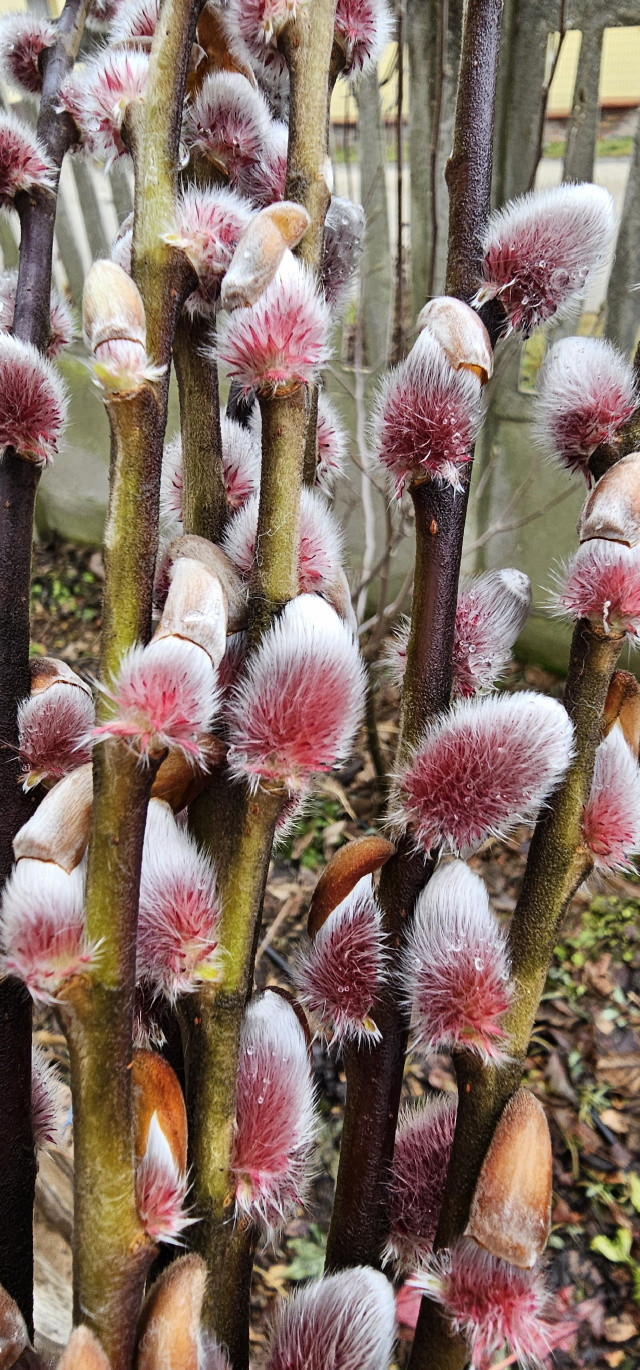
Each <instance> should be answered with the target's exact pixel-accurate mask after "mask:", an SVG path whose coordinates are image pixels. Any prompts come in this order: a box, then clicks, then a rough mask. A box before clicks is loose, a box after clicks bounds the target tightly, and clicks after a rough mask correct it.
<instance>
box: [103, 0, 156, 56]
mask: <svg viewBox="0 0 640 1370" xmlns="http://www.w3.org/2000/svg"><path fill="white" fill-rule="evenodd" d="M159 13H160V0H119V3H118V9H117V13H116V16H115V19H114V21H113V23H112V25H111V29H110V31H109V43H110V46H111V47H114V48H119V47H135V48H145V49H149V48H150V47H151V42H152V39H153V35H154V33H155V31H156V26H157V23H158V15H159Z"/></svg>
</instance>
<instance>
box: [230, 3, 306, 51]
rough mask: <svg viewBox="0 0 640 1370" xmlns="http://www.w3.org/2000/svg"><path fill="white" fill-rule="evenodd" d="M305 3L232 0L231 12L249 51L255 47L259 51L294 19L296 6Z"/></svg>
mask: <svg viewBox="0 0 640 1370" xmlns="http://www.w3.org/2000/svg"><path fill="white" fill-rule="evenodd" d="M306 3H307V0H241V3H238V0H232V2H231V10H232V12H234V14H235V17H236V20H237V22H238V23H239V25H240V32H241V34H242V37H243V39H244V41H245V42H246V43H247V45H248V46H249V50H250V51H251V49H252V48H253V47H255V48H256V50H257V51H259V50H260V48H261V47H264V45H265V44H266V43H269V42H271V40H272V39H273V38H277V37H278V34H279V33H282V30H283V28H285V27H286V25H287V24H288V23H289V22H290V20H291V19H295V17H296V9H297V7H298V4H300V5H301V6H303V5H305V4H306Z"/></svg>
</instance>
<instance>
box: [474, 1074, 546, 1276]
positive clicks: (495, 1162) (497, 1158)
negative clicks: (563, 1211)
mask: <svg viewBox="0 0 640 1370" xmlns="http://www.w3.org/2000/svg"><path fill="white" fill-rule="evenodd" d="M552 1181H553V1154H552V1151H551V1137H550V1135H549V1124H548V1123H547V1119H546V1115H545V1111H544V1109H543V1107H542V1104H541V1103H539V1102H538V1100H537V1099H536V1098H535V1097H534V1095H533V1094H531V1093H530V1091H529V1090H528V1089H518V1090H516V1093H515V1094H514V1095H513V1096H512V1097H511V1099H510V1100H509V1102H508V1104H507V1105H506V1106H505V1108H504V1109H503V1111H502V1113H501V1115H500V1121H499V1122H498V1126H497V1128H496V1130H495V1132H494V1134H493V1137H492V1139H491V1145H490V1147H489V1150H488V1152H487V1154H486V1156H485V1158H484V1161H483V1164H482V1169H481V1171H480V1176H479V1179H478V1183H477V1185H476V1189H475V1193H474V1196H473V1201H472V1204H471V1211H470V1213H469V1224H468V1227H467V1232H466V1235H467V1236H470V1237H473V1239H474V1241H476V1242H478V1243H479V1245H480V1246H483V1247H484V1248H485V1250H487V1251H490V1252H491V1254H492V1256H498V1257H499V1258H500V1259H501V1260H505V1261H510V1262H511V1264H512V1265H518V1266H520V1267H521V1268H522V1269H524V1270H531V1269H532V1268H533V1266H534V1265H535V1263H536V1261H537V1260H538V1257H539V1256H541V1255H542V1252H543V1251H544V1248H545V1246H546V1244H547V1240H548V1237H549V1232H550V1230H551V1188H552Z"/></svg>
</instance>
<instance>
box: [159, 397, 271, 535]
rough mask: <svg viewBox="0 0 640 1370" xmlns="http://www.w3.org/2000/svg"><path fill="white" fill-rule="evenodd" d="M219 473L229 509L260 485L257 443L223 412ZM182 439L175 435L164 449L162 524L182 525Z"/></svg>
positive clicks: (240, 505)
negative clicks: (220, 466)
mask: <svg viewBox="0 0 640 1370" xmlns="http://www.w3.org/2000/svg"><path fill="white" fill-rule="evenodd" d="M220 428H221V435H222V473H223V476H224V484H225V490H226V495H227V500H228V503H229V505H230V507H231V509H240V508H241V507H242V505H244V504H246V502H247V500H248V499H250V497H251V495H253V494H254V493H255V492H256V490H257V489H258V486H259V484H260V446H259V443H258V442H256V439H255V437H254V434H253V432H252V431H250V430H249V429H248V428H243V426H242V424H240V423H236V422H235V421H234V419H228V418H227V417H226V416H225V415H224V414H223V415H222V418H221V422H220ZM182 491H183V476H182V442H181V439H180V435H179V434H177V435H176V437H175V438H172V439H171V442H169V443H168V444H167V446H166V447H165V449H164V456H163V460H162V481H161V486H160V511H161V514H162V517H163V519H164V521H165V523H166V525H167V526H168V527H169V528H171V527H174V528H175V527H181V525H182Z"/></svg>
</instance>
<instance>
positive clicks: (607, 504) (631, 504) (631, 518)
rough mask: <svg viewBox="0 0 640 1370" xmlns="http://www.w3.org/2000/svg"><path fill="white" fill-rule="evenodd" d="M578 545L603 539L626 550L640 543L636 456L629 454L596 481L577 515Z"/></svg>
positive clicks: (639, 462)
mask: <svg viewBox="0 0 640 1370" xmlns="http://www.w3.org/2000/svg"><path fill="white" fill-rule="evenodd" d="M578 533H579V536H580V541H581V542H588V541H589V540H590V539H591V538H604V539H605V540H607V541H609V542H623V543H625V544H626V546H627V547H637V546H638V543H640V452H630V453H629V455H628V456H626V457H622V459H621V460H620V461H617V462H616V464H615V466H610V467H609V470H608V471H605V473H604V475H603V476H602V477H601V478H600V480H599V481H598V483H597V485H596V486H595V488H594V489H593V490H592V491H591V494H590V495H588V496H587V498H586V500H585V502H584V505H583V507H582V510H581V513H580V520H579V522H578Z"/></svg>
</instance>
